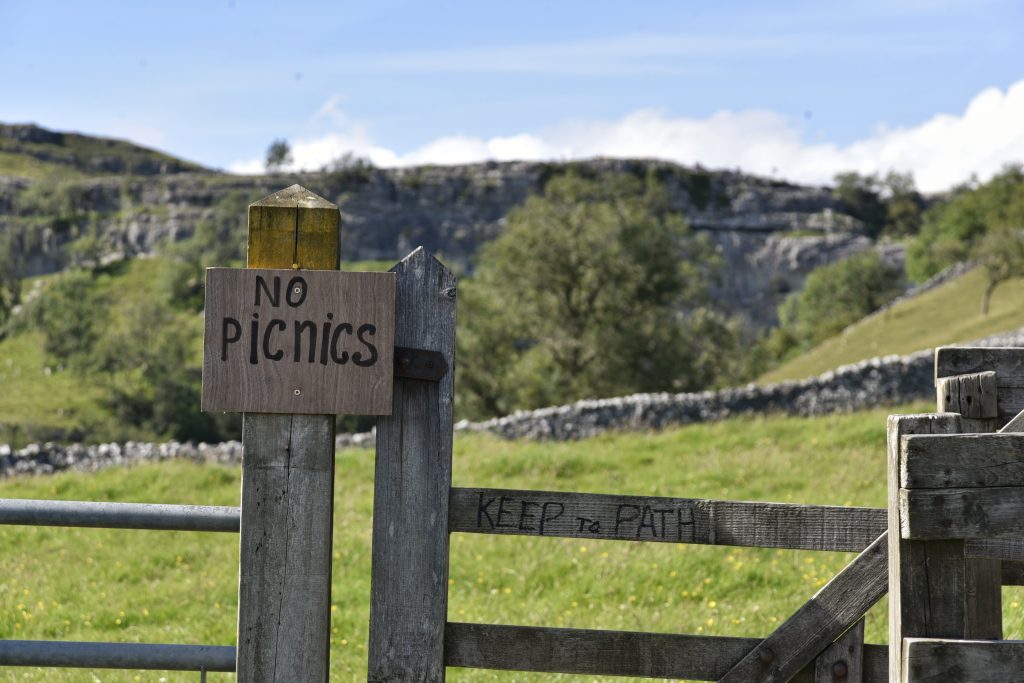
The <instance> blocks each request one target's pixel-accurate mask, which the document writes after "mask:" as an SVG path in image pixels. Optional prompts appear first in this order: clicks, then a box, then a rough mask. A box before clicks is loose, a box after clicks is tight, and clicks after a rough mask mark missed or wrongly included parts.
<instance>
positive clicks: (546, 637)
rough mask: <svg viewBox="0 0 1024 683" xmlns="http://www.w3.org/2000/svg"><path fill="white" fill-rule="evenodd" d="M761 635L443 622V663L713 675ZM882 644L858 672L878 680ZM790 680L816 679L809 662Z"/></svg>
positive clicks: (868, 652)
mask: <svg viewBox="0 0 1024 683" xmlns="http://www.w3.org/2000/svg"><path fill="white" fill-rule="evenodd" d="M760 643H761V640H760V639H758V638H735V637H726V636H694V635H676V634H668V633H637V632H629V631H597V630H589V629H573V628H544V627H536V626H506V625H499V624H464V623H457V622H449V623H448V624H447V625H446V627H445V665H447V666H461V667H470V668H475V669H502V670H506V671H537V672H544V673H570V674H590V675H604V676H638V677H646V678H671V679H675V680H678V679H689V680H698V681H717V680H718V679H719V678H721V677H722V676H724V675H725V674H726V672H728V671H729V670H730V669H731V668H732V667H733V666H734V665H735V664H736V663H737V662H739V661H740V660H741V659H743V657H744V656H745V655H746V654H747V653H748V652H751V651H752V650H754V648H756V647H757V646H758V645H760ZM886 657H887V649H886V647H885V646H882V645H866V646H865V647H864V670H865V675H864V678H863V680H864V681H865V682H871V683H883V682H884V681H887V680H888V675H887V673H886ZM792 680H793V681H807V682H809V681H813V680H814V666H813V664H812V665H811V666H809V667H807V668H805V669H804V670H803V671H801V672H800V673H799V674H797V675H796V676H795V677H794V678H793V679H792Z"/></svg>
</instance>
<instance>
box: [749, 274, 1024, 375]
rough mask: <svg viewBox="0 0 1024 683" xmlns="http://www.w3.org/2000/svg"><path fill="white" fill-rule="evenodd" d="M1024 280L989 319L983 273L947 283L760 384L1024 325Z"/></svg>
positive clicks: (1004, 290) (998, 299) (999, 300)
mask: <svg viewBox="0 0 1024 683" xmlns="http://www.w3.org/2000/svg"><path fill="white" fill-rule="evenodd" d="M1022 285H1024V281H1022V280H1020V279H1017V280H1012V281H1010V282H1007V283H1006V284H1003V285H1001V286H1000V287H999V289H997V290H996V293H995V295H994V296H993V297H992V303H991V307H990V309H989V314H988V315H987V316H983V315H981V312H980V306H981V295H982V292H983V291H984V289H985V276H984V273H983V272H982V271H981V270H980V269H975V270H972V271H970V272H969V273H967V274H965V275H963V276H961V277H959V278H956V279H955V280H952V281H950V282H947V283H946V284H944V285H943V286H941V287H938V288H937V289H934V290H932V291H930V292H926V293H924V294H922V295H921V296H918V297H915V298H913V299H911V300H909V301H904V302H902V303H900V304H897V305H896V306H893V307H892V308H890V309H889V310H887V311H884V312H882V313H879V314H876V315H873V316H869V317H868V318H865V319H864V320H862V321H861V322H859V323H856V324H855V325H852V326H851V327H849V328H848V329H846V330H845V331H844V332H843V333H842V334H839V335H836V336H835V337H833V338H831V339H829V340H827V341H825V342H824V343H822V344H820V345H818V346H817V347H815V348H813V349H811V350H810V351H808V352H807V353H805V354H802V355H800V356H797V357H796V358H793V359H792V360H790V361H788V362H786V363H783V364H782V365H781V366H780V367H778V368H776V369H775V370H772V371H771V372H768V373H766V374H764V375H763V376H762V377H761V378H760V379H759V380H758V381H759V382H761V383H770V382H780V381H782V380H787V379H803V378H805V377H812V376H814V375H819V374H821V373H823V372H827V371H829V370H832V369H834V368H836V367H838V366H840V365H845V364H847V363H855V362H857V361H859V360H864V359H866V358H874V357H875V356H886V355H889V354H906V353H912V352H914V351H920V350H921V349H927V348H932V347H935V346H940V345H942V344H955V343H959V342H966V341H970V340H972V339H978V338H980V337H985V336H987V335H990V334H995V333H997V332H1006V331H1008V330H1013V329H1016V328H1019V327H1021V326H1024V304H1022V301H1024V300H1022V297H1021V295H1022V289H1021V286H1022Z"/></svg>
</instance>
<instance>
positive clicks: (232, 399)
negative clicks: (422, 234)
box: [203, 268, 395, 415]
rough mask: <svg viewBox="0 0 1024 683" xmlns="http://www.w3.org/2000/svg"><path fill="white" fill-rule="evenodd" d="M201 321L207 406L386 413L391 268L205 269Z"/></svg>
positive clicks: (390, 365) (264, 410) (391, 313)
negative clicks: (383, 270) (344, 270)
mask: <svg viewBox="0 0 1024 683" xmlns="http://www.w3.org/2000/svg"><path fill="white" fill-rule="evenodd" d="M205 325H206V329H205V333H204V335H203V410H205V411H213V412H218V411H227V412H255V413H305V414H346V415H384V414H386V413H388V412H390V411H391V387H392V380H393V377H394V363H393V353H394V347H395V342H394V325H395V276H394V274H393V273H342V272H340V271H329V270H309V271H294V270H283V269H268V268H259V269H254V268H245V269H242V268H207V269H206V312H205Z"/></svg>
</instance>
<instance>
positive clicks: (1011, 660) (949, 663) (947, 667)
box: [903, 638, 1024, 683]
mask: <svg viewBox="0 0 1024 683" xmlns="http://www.w3.org/2000/svg"><path fill="white" fill-rule="evenodd" d="M903 671H904V676H905V678H904V680H907V681H922V682H923V681H985V683H1010V682H1011V681H1012V682H1014V683H1016V682H1017V681H1020V680H1021V676H1022V674H1021V672H1022V671H1024V641H1020V640H1002V641H1000V640H944V639H938V638H906V639H904V641H903Z"/></svg>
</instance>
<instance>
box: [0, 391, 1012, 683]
mask: <svg viewBox="0 0 1024 683" xmlns="http://www.w3.org/2000/svg"><path fill="white" fill-rule="evenodd" d="M924 408H926V407H925V406H923V405H919V406H914V407H912V408H910V410H921V409H924ZM888 412H889V411H885V410H876V411H871V412H865V413H858V414H851V415H841V416H833V417H824V418H815V419H803V418H788V417H772V418H757V419H750V418H744V419H737V420H729V421H726V422H722V423H717V424H708V425H696V426H690V427H686V428H682V429H676V430H670V431H665V432H662V433H657V434H612V435H606V436H602V437H598V438H594V439H590V440H586V441H582V442H577V443H561V444H538V443H524V442H505V441H500V440H498V439H495V438H492V437H487V436H479V435H477V436H461V437H460V438H458V439H456V448H455V457H454V483H455V485H457V486H495V487H504V486H507V487H512V488H517V487H522V488H533V489H546V490H566V491H595V492H605V493H630V494H644V495H648V494H650V495H674V496H693V497H710V498H732V499H749V500H775V501H791V502H806V503H835V504H845V505H866V506H876V507H880V506H882V505H883V504H884V502H885V495H886V494H885V490H886V484H885V463H884V453H885V416H886V414H887V413H888ZM239 476H240V473H239V470H238V468H228V467H222V466H216V465H196V464H193V463H187V462H168V463H162V464H150V465H139V466H136V467H131V468H123V469H111V470H106V471H103V472H100V473H97V474H92V475H87V474H79V473H65V474H60V475H56V476H52V477H45V478H34V479H20V480H9V481H5V482H0V496H3V497H30V498H63V499H75V500H116V501H143V502H174V503H196V504H218V505H237V504H238V495H239V484H240V478H239ZM372 479H373V453H372V452H371V451H361V450H351V451H344V452H341V453H339V455H338V459H337V483H336V487H335V491H336V498H335V520H336V522H335V533H334V581H333V586H332V600H333V610H332V628H331V630H332V633H331V680H336V681H355V680H365V676H366V638H367V622H368V618H369V570H370V542H371V533H370V529H371V524H370V518H371V511H372ZM451 547H452V551H451V572H450V577H451V586H450V591H449V619H450V620H452V621H469V622H489V623H504V624H526V625H544V626H566V627H578V628H608V629H628V630H648V631H660V632H674V633H703V634H713V635H738V636H764V635H767V634H768V633H770V632H771V631H772V630H773V629H774V628H776V627H777V626H778V625H779V624H780V623H781V622H782V621H783V620H784V619H786V618H787V617H788V616H789V615H790V614H792V612H793V611H795V610H796V609H797V608H799V607H800V606H801V605H802V604H803V603H804V602H805V601H806V600H807V599H809V598H810V597H811V596H812V595H813V594H814V593H815V592H816V591H817V590H818V588H819V587H820V586H821V585H822V584H823V583H824V582H825V581H827V580H828V579H829V578H830V577H831V576H833V575H834V574H835V573H836V572H837V571H838V570H839V569H841V568H842V567H843V566H844V565H845V564H846V563H847V562H848V561H849V559H850V558H851V557H852V555H851V554H849V553H811V552H799V551H788V550H759V549H749V548H728V547H705V546H687V545H678V546H677V545H670V544H659V543H628V542H618V541H593V540H587V541H584V540H563V539H549V538H519V537H507V536H484V535H471V534H454V535H453V536H452V546H451ZM237 572H238V540H237V537H235V536H234V535H232V534H197V533H185V532H147V531H110V530H95V529H56V528H53V529H51V528H42V527H0V638H30V639H62V640H74V639H78V640H96V641H118V642H179V643H210V644H233V643H234V635H235V633H234V631H235V618H236V610H237V597H236V591H237ZM1018 590H1019V589H1007V590H1006V591H1004V595H1005V596H1006V599H1005V602H1006V604H1005V606H1004V608H1005V620H1006V631H1007V634H1008V637H1014V636H1015V634H1020V633H1021V632H1022V630H1024V616H1022V614H1021V611H1020V608H1019V605H1018V603H1017V601H1018V600H1019V598H1020V595H1019V592H1018ZM884 609H885V608H884V604H882V605H880V606H878V607H876V608H875V609H874V610H872V612H871V613H870V615H869V619H868V640H869V641H871V642H884V641H885V629H886V625H885V616H884V615H885V612H884ZM94 674H95V676H96V678H95V679H94V678H92V677H91V676H90V675H89V674H87V673H86V672H83V671H78V670H57V669H54V670H42V669H8V670H2V669H0V680H8V681H15V680H17V681H23V680H36V681H40V680H45V681H58V682H59V681H83V680H102V681H104V682H105V683H106V682H113V681H134V680H146V681H151V680H157V679H158V676H157V675H155V674H152V673H149V672H135V671H129V672H113V671H97V672H94ZM449 675H450V678H451V680H453V681H501V682H503V683H510V682H512V681H526V682H531V683H533V682H536V683H539V682H540V681H550V680H557V681H573V682H580V683H582V682H583V681H593V680H595V678H594V677H592V676H586V677H583V676H555V675H550V674H525V673H502V672H492V671H477V670H456V669H453V670H450V672H449ZM136 677H138V678H136ZM159 677H162V678H165V679H166V680H167V681H190V682H194V681H195V680H196V679H197V676H196V675H195V674H184V673H182V674H178V673H166V674H159ZM209 679H210V680H211V681H224V682H226V681H229V680H233V678H232V677H231V676H228V675H223V674H221V675H213V674H211V675H210V677H209ZM602 680H608V681H613V680H624V679H612V678H608V679H602Z"/></svg>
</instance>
